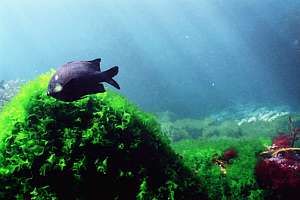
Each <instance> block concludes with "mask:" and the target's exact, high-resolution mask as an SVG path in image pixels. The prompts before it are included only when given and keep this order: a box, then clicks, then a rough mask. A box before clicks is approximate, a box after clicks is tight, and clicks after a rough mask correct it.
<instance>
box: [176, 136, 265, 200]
mask: <svg viewBox="0 0 300 200" xmlns="http://www.w3.org/2000/svg"><path fill="white" fill-rule="evenodd" d="M270 143H271V140H270V139H268V138H259V137H257V138H243V139H233V138H218V139H209V138H201V139H197V140H182V141H180V142H176V143H174V144H173V148H174V149H175V150H176V151H177V152H178V153H180V154H181V155H182V156H183V158H184V160H185V162H186V163H187V165H188V166H189V167H190V168H191V169H192V170H193V171H194V172H196V173H197V174H198V176H199V178H200V179H201V182H202V183H203V186H204V188H205V190H207V191H208V195H209V199H211V200H218V199H220V200H221V199H222V200H225V199H228V200H242V199H249V200H250V199H251V200H259V199H263V198H264V191H263V190H261V189H260V188H259V187H258V185H257V183H256V180H255V176H254V168H255V165H256V162H257V158H258V154H259V153H260V152H261V151H263V150H264V149H265V146H266V145H270ZM228 148H234V149H236V151H237V152H238V157H237V158H235V159H233V160H232V163H231V164H228V165H226V170H227V174H226V175H224V174H222V173H221V170H220V167H219V166H218V165H216V164H214V163H213V162H212V159H213V157H215V156H221V155H222V153H223V152H224V150H226V149H228Z"/></svg>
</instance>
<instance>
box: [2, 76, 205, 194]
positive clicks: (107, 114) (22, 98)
mask: <svg viewBox="0 0 300 200" xmlns="http://www.w3.org/2000/svg"><path fill="white" fill-rule="evenodd" d="M51 74H52V73H48V74H44V75H41V76H40V77H39V78H37V79H36V80H34V81H30V82H29V83H27V84H26V85H24V87H23V88H22V89H21V91H20V92H19V94H18V95H17V96H15V97H14V99H13V100H12V101H11V102H10V103H8V104H7V105H6V106H5V107H4V108H3V110H2V112H1V114H0V199H95V197H98V199H197V200H198V199H206V195H204V193H203V191H202V189H201V185H200V183H199V180H198V179H197V178H196V177H195V176H194V175H193V173H192V172H191V171H190V170H189V169H188V168H187V167H185V166H184V164H183V161H182V160H181V159H180V158H179V156H177V155H176V154H175V153H174V151H173V150H172V149H171V148H170V146H169V144H168V141H167V139H165V138H163V137H162V136H161V134H160V128H159V125H158V123H157V122H156V121H155V119H154V118H153V117H152V116H151V115H149V114H146V113H144V112H142V111H140V110H139V109H138V108H137V107H136V106H134V105H133V104H131V103H129V102H128V101H127V100H126V99H125V98H124V97H122V96H120V95H118V94H116V93H114V92H111V91H108V92H106V93H102V94H97V95H90V96H88V97H86V98H84V99H82V100H79V101H76V102H72V103H65V102H61V101H57V100H55V99H53V98H51V97H48V96H46V92H45V91H46V88H47V84H48V81H49V79H50V77H51Z"/></svg>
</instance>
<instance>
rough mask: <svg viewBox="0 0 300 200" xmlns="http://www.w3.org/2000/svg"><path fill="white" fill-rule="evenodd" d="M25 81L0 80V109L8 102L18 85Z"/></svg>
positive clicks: (16, 90) (17, 89) (16, 91)
mask: <svg viewBox="0 0 300 200" xmlns="http://www.w3.org/2000/svg"><path fill="white" fill-rule="evenodd" d="M24 83H25V80H18V79H17V80H9V81H4V80H2V81H0V110H1V108H2V107H3V106H4V105H5V104H6V103H7V102H9V101H10V100H11V99H12V97H14V96H15V95H16V94H17V93H18V91H19V90H20V87H21V86H22V85H23V84H24Z"/></svg>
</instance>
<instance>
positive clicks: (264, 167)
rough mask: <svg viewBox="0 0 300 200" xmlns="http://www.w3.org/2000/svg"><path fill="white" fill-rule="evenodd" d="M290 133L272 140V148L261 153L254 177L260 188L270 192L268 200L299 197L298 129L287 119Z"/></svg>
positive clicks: (299, 159) (299, 156)
mask: <svg viewBox="0 0 300 200" xmlns="http://www.w3.org/2000/svg"><path fill="white" fill-rule="evenodd" d="M289 124H290V133H282V135H279V136H278V137H276V138H274V139H273V142H272V146H270V147H269V148H268V149H267V151H264V152H262V153H261V156H262V157H263V159H262V160H260V162H258V164H257V166H256V170H255V173H256V176H257V180H258V183H259V184H260V185H261V187H262V188H265V189H269V190H270V191H272V193H271V194H270V196H269V197H268V199H295V198H296V197H299V195H300V191H299V188H300V148H295V147H294V144H295V141H296V140H298V139H299V136H298V134H299V132H300V128H298V127H296V128H295V127H294V126H293V123H292V119H291V118H289Z"/></svg>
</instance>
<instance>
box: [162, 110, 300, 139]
mask: <svg viewBox="0 0 300 200" xmlns="http://www.w3.org/2000/svg"><path fill="white" fill-rule="evenodd" d="M160 115H163V114H159V115H158V118H159V119H160V124H161V128H162V131H163V132H164V134H165V135H167V136H168V137H169V138H170V139H171V140H172V141H174V142H176V141H180V140H183V139H197V138H212V137H215V138H218V137H233V138H242V137H253V136H254V135H257V136H259V137H271V138H273V137H275V136H277V135H278V132H285V131H286V130H287V128H288V126H287V118H288V117H287V116H288V115H279V116H277V117H276V118H274V117H273V116H271V118H267V119H262V120H259V119H257V120H253V121H252V120H250V121H247V122H245V121H244V119H242V120H240V119H236V118H234V116H233V117H231V118H228V119H224V120H216V119H215V118H213V117H204V118H200V119H197V118H196V119H195V118H183V119H175V120H172V119H171V118H170V117H165V116H163V119H161V116H160ZM275 115H276V114H275ZM290 115H291V116H292V117H293V119H294V120H295V121H296V122H297V123H298V122H299V121H300V115H298V114H290ZM272 118H273V119H272ZM268 119H272V120H268ZM241 121H244V122H243V123H240V122H241Z"/></svg>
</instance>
